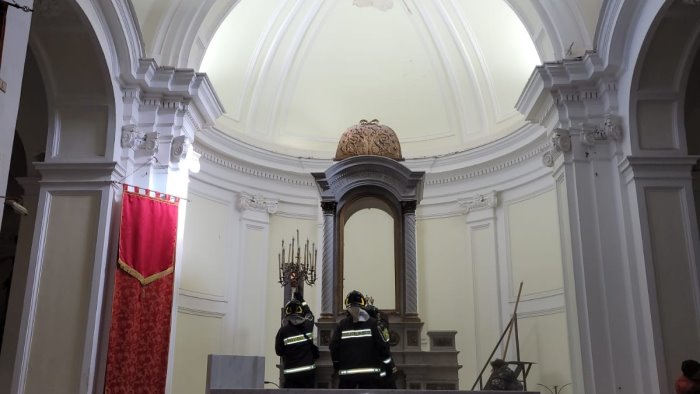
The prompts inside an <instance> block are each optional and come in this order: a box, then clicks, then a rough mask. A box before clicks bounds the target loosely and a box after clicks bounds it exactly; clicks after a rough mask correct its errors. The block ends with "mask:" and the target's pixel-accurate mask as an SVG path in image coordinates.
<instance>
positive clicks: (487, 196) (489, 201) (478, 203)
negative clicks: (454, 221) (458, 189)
mask: <svg viewBox="0 0 700 394" xmlns="http://www.w3.org/2000/svg"><path fill="white" fill-rule="evenodd" d="M457 203H458V204H459V206H460V207H461V208H462V209H463V210H464V211H465V213H469V212H472V211H478V210H481V209H488V208H496V207H497V206H498V194H497V192H496V191H491V192H489V193H484V194H477V195H475V196H472V197H468V198H461V199H459V200H457Z"/></svg>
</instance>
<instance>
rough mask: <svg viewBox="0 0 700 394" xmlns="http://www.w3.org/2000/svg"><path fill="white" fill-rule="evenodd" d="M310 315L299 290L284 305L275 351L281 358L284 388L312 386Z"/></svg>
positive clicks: (315, 351)
mask: <svg viewBox="0 0 700 394" xmlns="http://www.w3.org/2000/svg"><path fill="white" fill-rule="evenodd" d="M313 330H314V316H313V314H312V313H311V309H309V307H308V305H306V302H304V299H303V298H302V296H301V295H300V294H299V293H294V298H293V299H292V300H291V301H289V302H288V303H287V304H286V305H285V306H284V320H283V325H282V327H280V329H279V330H278V331H277V336H276V338H275V352H276V353H277V355H278V356H281V357H282V366H283V368H284V369H283V371H282V372H283V375H284V382H283V383H282V387H284V388H313V387H314V382H315V379H316V359H317V358H318V347H317V346H316V345H315V344H314V342H313Z"/></svg>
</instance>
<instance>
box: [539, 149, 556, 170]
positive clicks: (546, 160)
mask: <svg viewBox="0 0 700 394" xmlns="http://www.w3.org/2000/svg"><path fill="white" fill-rule="evenodd" d="M554 159H555V157H554V153H553V152H552V151H551V150H548V151H547V152H544V154H543V155H542V164H544V166H545V167H554Z"/></svg>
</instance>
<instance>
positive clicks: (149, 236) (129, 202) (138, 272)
mask: <svg viewBox="0 0 700 394" xmlns="http://www.w3.org/2000/svg"><path fill="white" fill-rule="evenodd" d="M146 193H147V195H142V194H140V193H139V191H138V189H136V191H135V192H134V193H132V192H129V191H127V190H125V191H124V199H123V203H122V224H121V229H120V232H119V265H120V266H121V268H123V269H124V270H125V271H126V272H128V273H130V274H131V275H133V276H134V277H136V278H137V279H139V280H140V281H141V282H142V283H149V282H151V281H153V280H156V279H158V278H159V277H162V276H164V275H167V274H168V273H170V272H172V269H173V266H174V265H175V243H176V235H177V209H178V203H177V200H176V201H175V202H172V201H170V199H169V198H168V199H167V200H164V199H160V198H152V197H149V195H150V193H151V192H149V191H146ZM166 197H167V196H166Z"/></svg>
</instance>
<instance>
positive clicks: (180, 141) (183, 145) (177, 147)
mask: <svg viewBox="0 0 700 394" xmlns="http://www.w3.org/2000/svg"><path fill="white" fill-rule="evenodd" d="M190 150H191V144H190V142H189V141H188V140H187V137H186V136H184V135H181V136H179V137H175V138H173V142H172V145H170V161H171V162H173V163H179V162H180V160H182V159H184V158H185V157H186V156H187V155H188V153H189V151H190Z"/></svg>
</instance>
